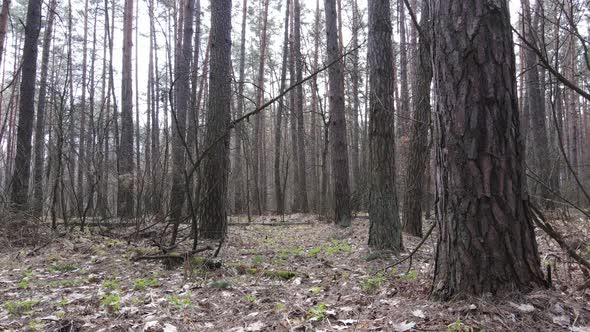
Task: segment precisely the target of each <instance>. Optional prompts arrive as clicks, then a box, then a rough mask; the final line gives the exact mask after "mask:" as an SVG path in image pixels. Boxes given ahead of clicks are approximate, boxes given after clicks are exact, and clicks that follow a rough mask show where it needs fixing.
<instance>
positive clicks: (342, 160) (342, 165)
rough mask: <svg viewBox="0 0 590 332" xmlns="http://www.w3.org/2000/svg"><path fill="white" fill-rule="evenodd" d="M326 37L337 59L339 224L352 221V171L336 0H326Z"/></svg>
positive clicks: (332, 104)
mask: <svg viewBox="0 0 590 332" xmlns="http://www.w3.org/2000/svg"><path fill="white" fill-rule="evenodd" d="M324 9H325V12H326V39H327V55H328V59H327V62H328V63H332V62H334V61H336V63H335V64H334V65H332V66H331V67H330V68H329V69H328V76H329V92H328V94H329V112H330V144H331V153H332V176H333V178H334V209H335V210H334V220H335V222H336V224H337V225H339V226H342V227H348V226H350V224H351V207H350V187H349V179H348V177H349V174H348V151H347V150H348V148H347V147H348V144H347V137H346V119H345V115H344V71H343V70H344V65H343V62H342V60H339V61H337V60H338V58H339V57H340V54H341V53H340V46H339V42H338V28H337V27H336V3H335V0H325V1H324Z"/></svg>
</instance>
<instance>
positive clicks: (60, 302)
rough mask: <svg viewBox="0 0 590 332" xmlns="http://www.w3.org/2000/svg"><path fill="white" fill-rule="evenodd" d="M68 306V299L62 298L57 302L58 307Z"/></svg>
mask: <svg viewBox="0 0 590 332" xmlns="http://www.w3.org/2000/svg"><path fill="white" fill-rule="evenodd" d="M66 304H68V299H66V298H65V297H62V298H61V300H59V302H57V306H58V307H64V306H65V305H66Z"/></svg>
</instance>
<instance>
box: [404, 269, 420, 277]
mask: <svg viewBox="0 0 590 332" xmlns="http://www.w3.org/2000/svg"><path fill="white" fill-rule="evenodd" d="M417 276H418V272H416V270H410V272H408V273H406V274H404V275H403V277H404V278H405V279H416V277H417Z"/></svg>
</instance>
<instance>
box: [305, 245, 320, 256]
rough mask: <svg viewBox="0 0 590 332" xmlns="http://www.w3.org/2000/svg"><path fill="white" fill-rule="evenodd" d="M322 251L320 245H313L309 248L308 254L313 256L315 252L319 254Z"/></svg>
mask: <svg viewBox="0 0 590 332" xmlns="http://www.w3.org/2000/svg"><path fill="white" fill-rule="evenodd" d="M321 251H322V247H321V246H315V247H313V248H310V249H309V251H308V253H309V255H310V256H312V257H315V256H316V255H317V254H319V253H320V252H321Z"/></svg>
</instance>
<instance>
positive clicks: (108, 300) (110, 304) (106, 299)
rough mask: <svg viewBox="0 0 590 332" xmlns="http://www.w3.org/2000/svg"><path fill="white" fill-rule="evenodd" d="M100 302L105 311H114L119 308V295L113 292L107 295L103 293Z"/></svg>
mask: <svg viewBox="0 0 590 332" xmlns="http://www.w3.org/2000/svg"><path fill="white" fill-rule="evenodd" d="M100 303H101V304H102V305H103V306H105V308H106V309H107V311H109V312H116V311H119V309H120V308H121V297H120V296H119V295H117V294H115V293H109V294H108V295H104V296H103V297H102V301H101V302H100Z"/></svg>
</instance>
